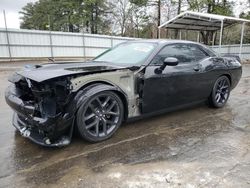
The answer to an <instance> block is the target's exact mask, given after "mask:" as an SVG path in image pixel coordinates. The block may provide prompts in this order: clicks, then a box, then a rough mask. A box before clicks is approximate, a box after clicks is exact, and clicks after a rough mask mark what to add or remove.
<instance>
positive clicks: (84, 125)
mask: <svg viewBox="0 0 250 188" xmlns="http://www.w3.org/2000/svg"><path fill="white" fill-rule="evenodd" d="M241 74H242V67H241V64H240V60H239V58H237V57H232V56H231V57H220V56H219V55H217V54H216V53H215V52H213V51H212V50H211V49H209V48H208V47H206V46H204V45H202V44H198V43H194V42H188V41H181V40H138V41H128V42H125V43H121V44H119V45H117V46H116V47H114V48H112V49H110V50H107V51H106V52H104V53H103V54H101V55H99V56H98V57H96V58H95V59H93V60H92V61H88V62H58V63H57V62H54V63H47V64H43V65H34V66H26V67H25V68H24V69H23V70H21V71H19V72H16V73H15V74H14V75H12V76H11V77H10V78H9V81H10V82H11V84H10V86H9V87H8V88H7V89H6V92H5V98H6V102H7V103H8V105H9V106H10V107H11V108H12V109H13V110H14V115H13V125H14V126H15V127H16V129H17V130H19V132H20V133H21V135H23V136H24V137H27V138H29V139H30V140H32V141H34V142H35V143H37V144H40V145H43V146H51V147H52V146H64V145H68V144H69V143H70V142H71V139H72V133H73V130H77V131H78V133H79V134H80V136H81V137H82V138H83V139H85V140H87V141H90V142H99V141H103V140H106V139H108V138H110V137H111V136H112V135H113V134H114V133H115V132H116V131H117V129H118V128H119V126H120V125H121V124H122V122H124V121H126V120H128V119H131V118H136V117H144V116H148V115H152V114H155V113H162V112H167V111H172V110H176V109H180V108H185V107H187V106H190V105H194V104H197V103H203V102H208V104H209V105H210V106H212V107H215V108H220V107H223V106H224V105H225V104H226V102H227V100H228V98H229V95H230V91H231V90H232V89H233V88H235V87H236V85H237V84H238V82H239V80H240V78H241Z"/></svg>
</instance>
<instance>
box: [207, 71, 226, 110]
mask: <svg viewBox="0 0 250 188" xmlns="http://www.w3.org/2000/svg"><path fill="white" fill-rule="evenodd" d="M230 87H231V84H230V80H229V79H228V77H227V76H221V77H219V78H218V79H217V80H216V81H215V83H214V86H213V90H212V92H211V94H210V96H209V98H208V102H209V105H210V106H212V107H214V108H222V107H223V106H225V104H226V103H227V100H228V98H229V95H230Z"/></svg>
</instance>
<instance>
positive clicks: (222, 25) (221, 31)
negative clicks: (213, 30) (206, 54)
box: [219, 20, 224, 53]
mask: <svg viewBox="0 0 250 188" xmlns="http://www.w3.org/2000/svg"><path fill="white" fill-rule="evenodd" d="M223 28H224V21H223V20H221V25H220V47H219V49H220V53H221V45H222V35H223Z"/></svg>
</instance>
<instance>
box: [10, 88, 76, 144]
mask: <svg viewBox="0 0 250 188" xmlns="http://www.w3.org/2000/svg"><path fill="white" fill-rule="evenodd" d="M5 99H6V102H7V104H8V105H9V106H10V107H11V108H12V109H13V110H14V115H13V125H14V127H15V128H16V129H17V130H18V131H19V132H20V134H21V135H22V136H24V137H26V138H28V139H30V140H32V141H33V142H35V143H37V144H39V145H42V146H49V147H55V146H65V145H68V144H69V143H70V142H71V136H72V130H73V121H74V117H70V116H69V114H68V113H66V114H62V113H59V114H57V115H56V116H53V117H37V116H36V115H35V114H36V113H35V111H36V110H37V106H36V104H32V103H29V102H27V101H23V100H22V99H21V91H20V90H18V89H17V88H16V87H15V85H11V86H9V87H8V88H7V89H6V92H5Z"/></svg>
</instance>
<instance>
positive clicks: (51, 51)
mask: <svg viewBox="0 0 250 188" xmlns="http://www.w3.org/2000/svg"><path fill="white" fill-rule="evenodd" d="M49 43H50V55H51V58H52V59H54V54H53V44H52V35H51V31H49Z"/></svg>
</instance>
